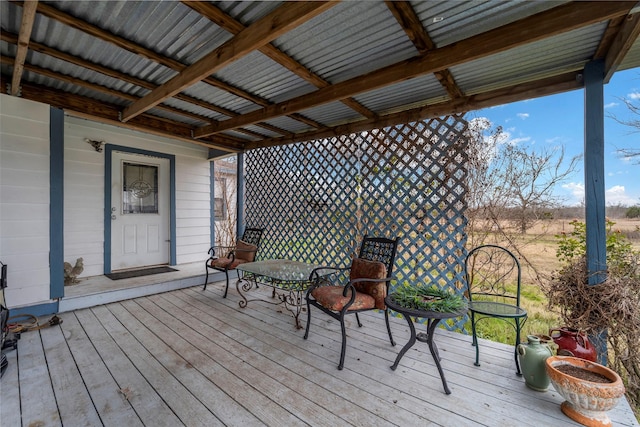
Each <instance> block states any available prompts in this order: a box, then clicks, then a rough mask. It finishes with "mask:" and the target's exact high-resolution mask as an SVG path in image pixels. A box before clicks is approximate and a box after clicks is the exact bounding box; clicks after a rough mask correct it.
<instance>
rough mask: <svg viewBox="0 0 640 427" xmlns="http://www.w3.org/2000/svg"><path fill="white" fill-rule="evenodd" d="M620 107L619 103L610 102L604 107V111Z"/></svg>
mask: <svg viewBox="0 0 640 427" xmlns="http://www.w3.org/2000/svg"><path fill="white" fill-rule="evenodd" d="M618 105H620V104H619V103H617V102H610V103H608V104H606V105H605V106H604V109H605V110H606V109H609V108H613V107H617V106H618Z"/></svg>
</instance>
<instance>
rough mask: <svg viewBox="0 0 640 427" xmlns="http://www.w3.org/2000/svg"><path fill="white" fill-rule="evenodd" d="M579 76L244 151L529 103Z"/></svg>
mask: <svg viewBox="0 0 640 427" xmlns="http://www.w3.org/2000/svg"><path fill="white" fill-rule="evenodd" d="M580 74H581V73H580V72H569V73H566V74H563V75H560V76H554V77H548V78H545V79H541V80H538V81H534V82H529V83H524V84H517V85H514V86H510V87H507V88H502V89H497V90H494V91H491V92H487V93H483V94H479V95H472V96H465V97H463V98H458V99H456V100H454V101H453V102H452V101H447V102H441V103H438V104H433V105H426V106H423V107H418V108H414V109H412V110H408V111H403V112H399V113H392V114H388V115H384V116H380V117H379V118H378V119H366V120H360V121H358V122H353V123H349V124H346V125H343V126H337V127H335V128H332V129H329V130H316V131H310V132H304V133H299V134H297V135H296V136H295V137H293V138H291V137H282V138H272V139H266V140H263V141H258V142H251V143H248V144H246V147H245V148H246V149H247V150H250V149H255V148H264V147H272V146H277V145H285V144H291V143H295V142H301V141H312V140H314V139H321V138H331V137H336V136H340V135H348V134H350V133H357V132H362V131H366V130H371V129H382V128H384V127H387V126H394V125H397V124H400V123H410V122H414V121H417V120H422V119H425V118H430V117H440V116H446V115H450V114H457V113H465V112H467V111H472V110H477V109H480V108H488V107H493V106H496V105H503V104H507V103H510V102H514V101H518V100H521V99H523V96H524V97H526V98H525V99H530V98H538V97H542V96H548V95H553V94H555V93H561V92H567V91H569V90H576V89H580V88H582V87H583V83H582V79H581V78H580Z"/></svg>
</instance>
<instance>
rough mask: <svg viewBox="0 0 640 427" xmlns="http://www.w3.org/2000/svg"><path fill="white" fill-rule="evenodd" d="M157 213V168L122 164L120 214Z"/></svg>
mask: <svg viewBox="0 0 640 427" xmlns="http://www.w3.org/2000/svg"><path fill="white" fill-rule="evenodd" d="M140 213H153V214H157V213H158V166H152V165H141V164H136V163H128V162H124V163H123V164H122V214H123V215H126V214H140Z"/></svg>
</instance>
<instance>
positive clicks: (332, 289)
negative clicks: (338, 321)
mask: <svg viewBox="0 0 640 427" xmlns="http://www.w3.org/2000/svg"><path fill="white" fill-rule="evenodd" d="M342 292H344V287H342V286H320V287H317V288H315V289H314V290H312V291H311V295H313V297H314V298H315V299H316V301H318V302H319V303H320V304H322V306H323V307H326V308H328V309H329V310H334V311H340V310H342V309H343V308H344V306H345V304H346V303H348V302H349V300H350V299H351V292H349V291H347V296H346V297H344V296H342ZM374 307H375V300H374V299H373V297H372V296H370V295H367V294H363V293H360V292H356V299H355V301H354V302H353V304H352V305H351V306H350V307H349V310H361V309H372V308H374Z"/></svg>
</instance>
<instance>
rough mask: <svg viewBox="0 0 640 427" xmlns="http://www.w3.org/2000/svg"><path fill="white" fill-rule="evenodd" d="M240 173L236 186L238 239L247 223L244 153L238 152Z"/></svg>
mask: <svg viewBox="0 0 640 427" xmlns="http://www.w3.org/2000/svg"><path fill="white" fill-rule="evenodd" d="M237 167H238V174H237V176H236V188H237V197H236V209H237V210H236V218H237V220H236V232H237V236H238V239H239V238H240V237H241V236H242V233H244V228H245V223H244V154H243V153H238V163H237Z"/></svg>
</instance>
